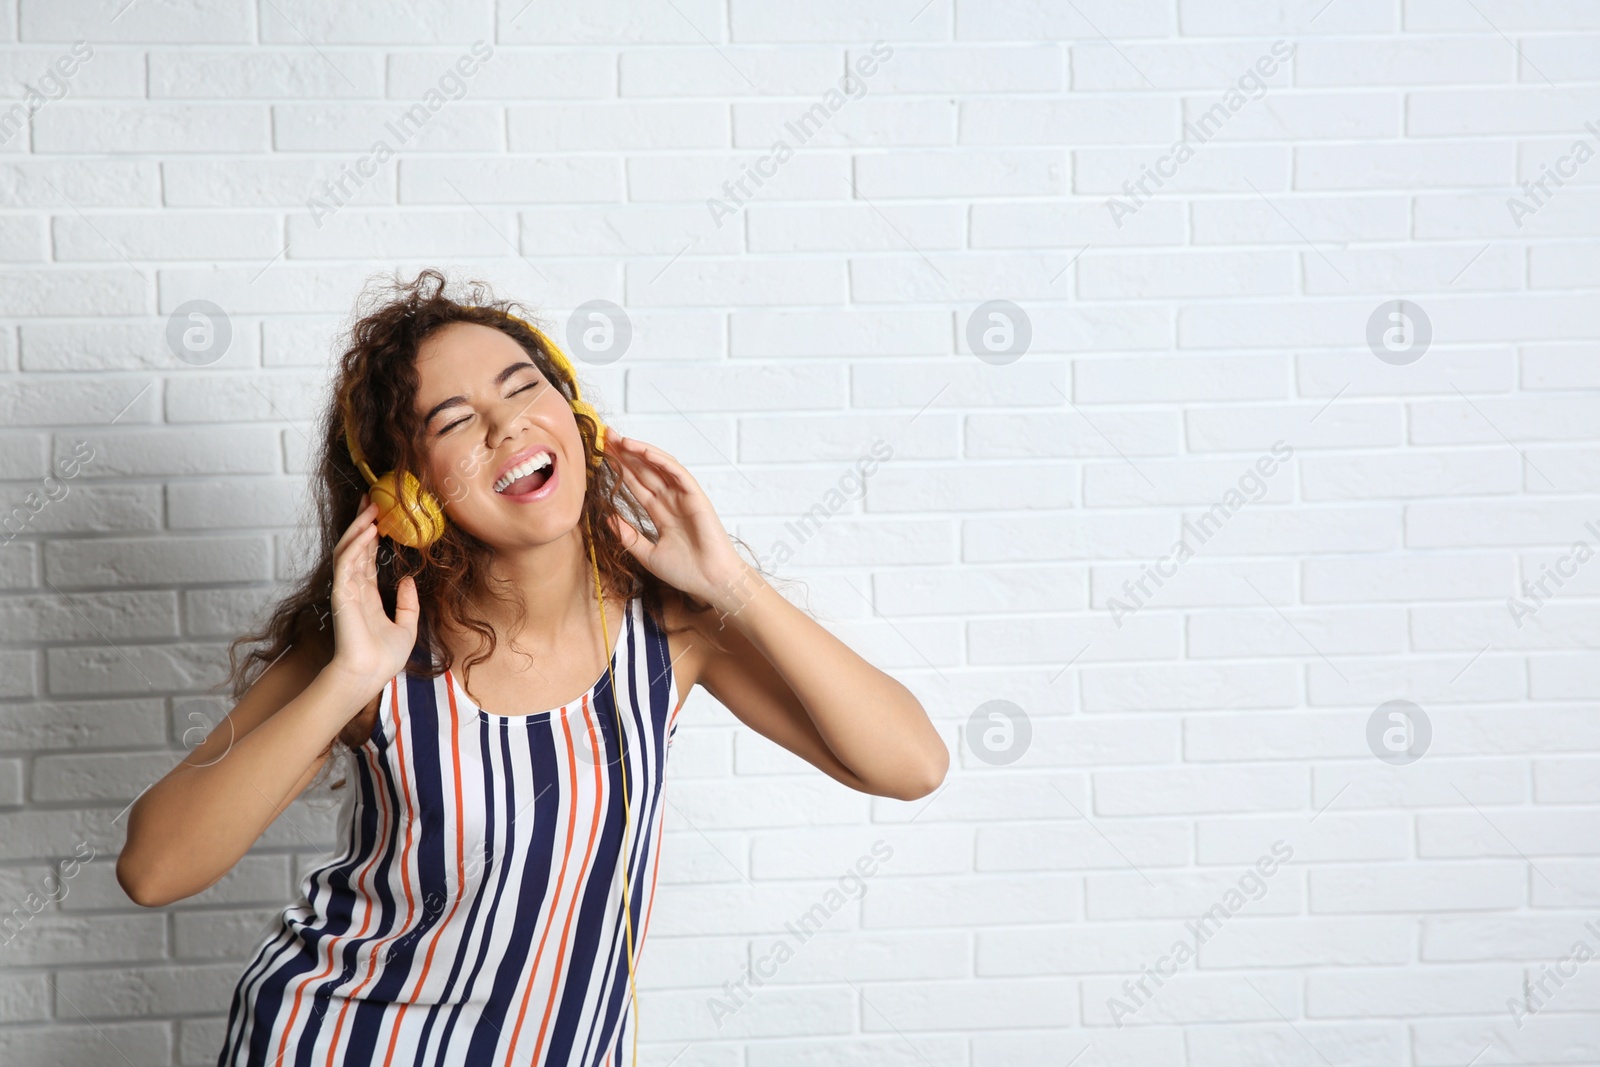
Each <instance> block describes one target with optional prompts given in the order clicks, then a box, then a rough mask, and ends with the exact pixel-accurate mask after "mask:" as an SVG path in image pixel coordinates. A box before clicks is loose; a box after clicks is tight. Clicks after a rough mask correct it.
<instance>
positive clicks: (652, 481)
mask: <svg viewBox="0 0 1600 1067" xmlns="http://www.w3.org/2000/svg"><path fill="white" fill-rule="evenodd" d="M625 458H626V460H627V463H626V469H627V470H631V471H632V472H633V473H634V475H635V476H636V477H638V478H639V479H640V480H641V481H642V482H644V483H645V484H646V485H648V486H650V487H651V488H652V489H653V490H655V491H656V492H657V493H680V492H688V491H690V486H692V485H693V484H694V480H693V478H691V477H690V476H689V472H688V471H687V470H686V469H684V467H683V466H682V464H679V463H678V462H677V461H676V460H674V459H672V457H671V456H668V455H667V454H666V453H665V452H662V451H660V450H659V449H651V448H648V447H645V448H642V449H639V450H636V451H634V452H632V453H628V454H627V455H626V457H625Z"/></svg>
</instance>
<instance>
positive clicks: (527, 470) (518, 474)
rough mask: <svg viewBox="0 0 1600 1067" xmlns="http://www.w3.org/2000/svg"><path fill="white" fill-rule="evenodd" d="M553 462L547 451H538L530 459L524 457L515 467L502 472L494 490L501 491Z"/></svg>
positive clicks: (553, 459)
mask: <svg viewBox="0 0 1600 1067" xmlns="http://www.w3.org/2000/svg"><path fill="white" fill-rule="evenodd" d="M554 462H555V457H554V456H552V455H551V454H550V453H548V452H540V453H539V454H538V455H537V456H534V457H532V458H531V459H525V460H523V461H522V462H521V463H518V464H517V465H516V466H515V467H512V468H511V469H510V470H508V471H506V472H505V473H504V474H502V475H501V476H500V477H499V478H498V479H496V480H495V483H494V491H495V492H497V493H503V492H505V491H506V490H507V489H509V488H511V486H512V485H513V484H514V483H516V482H517V481H519V480H521V479H523V478H526V477H527V476H528V475H530V474H533V473H535V472H536V471H541V470H545V469H546V468H548V467H549V466H550V465H551V464H553V463H554Z"/></svg>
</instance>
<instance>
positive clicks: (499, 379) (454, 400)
mask: <svg viewBox="0 0 1600 1067" xmlns="http://www.w3.org/2000/svg"><path fill="white" fill-rule="evenodd" d="M524 367H532V368H533V369H534V370H538V369H539V366H538V364H536V363H534V362H533V361H532V360H526V359H525V360H518V361H517V362H516V363H511V364H508V365H507V366H506V368H505V369H504V370H502V371H501V372H500V373H499V374H496V375H495V376H494V384H495V385H496V386H501V385H504V384H505V383H506V380H507V379H508V378H510V377H511V376H512V375H513V374H515V373H517V371H519V370H521V369H523V368H524ZM466 402H467V398H466V397H464V396H452V397H449V398H448V399H445V400H441V401H439V402H438V403H437V404H435V405H434V406H433V409H432V410H431V411H429V412H428V413H427V414H426V415H424V416H423V418H422V425H424V426H427V425H428V424H430V423H431V422H433V420H434V416H436V415H438V414H439V412H441V411H444V410H445V409H446V408H452V407H455V406H456V405H457V404H465V403H466Z"/></svg>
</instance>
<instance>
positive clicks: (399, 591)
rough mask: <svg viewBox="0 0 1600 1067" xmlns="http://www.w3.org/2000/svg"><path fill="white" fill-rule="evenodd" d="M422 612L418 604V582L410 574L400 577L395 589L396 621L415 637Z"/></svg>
mask: <svg viewBox="0 0 1600 1067" xmlns="http://www.w3.org/2000/svg"><path fill="white" fill-rule="evenodd" d="M420 614H421V612H420V610H419V608H418V605H417V583H416V580H415V579H413V578H412V577H411V576H410V575H409V574H408V575H406V576H405V577H404V578H402V579H400V584H399V585H397V586H396V587H395V591H394V621H395V623H396V624H397V625H398V626H400V627H401V628H402V629H404V630H405V632H406V633H408V634H410V635H412V637H413V638H415V636H416V633H417V619H418V618H419V616H420Z"/></svg>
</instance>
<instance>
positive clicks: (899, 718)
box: [700, 565, 950, 800]
mask: <svg viewBox="0 0 1600 1067" xmlns="http://www.w3.org/2000/svg"><path fill="white" fill-rule="evenodd" d="M723 588H724V589H727V590H730V592H728V593H727V594H725V598H724V599H722V600H721V602H713V607H715V608H716V609H717V612H718V614H719V615H720V616H721V618H722V620H723V623H724V625H723V626H722V628H721V629H720V630H717V631H716V638H717V640H718V641H720V642H721V643H722V644H724V645H726V646H727V651H726V652H721V651H718V650H716V649H715V648H711V649H710V651H708V652H707V653H706V660H705V665H704V667H703V668H702V669H701V675H700V681H701V683H702V684H703V685H704V686H705V687H706V690H707V691H708V692H710V693H711V695H712V696H714V697H716V698H717V700H718V701H720V702H721V703H722V704H723V705H724V706H726V707H727V708H728V710H729V711H731V712H733V713H734V715H735V716H737V717H738V718H739V720H740V721H742V722H743V723H745V725H747V726H749V727H750V728H751V729H753V730H755V731H756V732H757V733H759V734H761V735H763V736H764V737H767V738H768V739H770V740H772V741H775V742H776V743H778V744H780V745H782V746H783V747H784V748H786V749H788V750H789V751H791V752H793V753H794V754H795V755H797V756H799V757H800V758H801V759H804V760H806V761H807V762H809V763H811V764H812V765H813V766H815V767H817V768H819V769H820V770H822V771H825V772H826V773H827V774H829V775H831V776H832V777H834V778H835V779H837V780H838V781H840V782H843V783H844V784H845V785H848V786H850V787H851V788H852V789H859V790H861V791H862V792H864V793H873V794H875V795H878V796H886V797H893V798H895V799H897V800H915V799H917V798H918V797H923V796H927V795H928V794H929V793H931V792H933V791H934V790H935V789H937V788H938V787H939V783H940V782H942V781H944V776H945V772H946V771H947V770H948V769H949V764H950V752H949V749H948V748H946V747H945V743H944V740H943V739H942V738H941V737H940V736H939V732H938V730H937V729H936V728H935V727H934V725H933V723H932V722H930V721H929V719H928V714H927V712H926V711H924V710H923V708H922V705H921V704H920V703H918V702H917V698H916V697H914V696H912V694H911V691H910V690H909V689H907V688H906V687H905V686H904V685H902V684H901V683H900V682H898V681H896V680H895V679H893V678H891V677H890V676H889V675H887V674H885V673H884V672H883V671H880V670H879V669H878V668H876V667H874V666H873V665H872V664H870V663H868V662H867V661H866V660H864V659H862V658H861V657H860V656H859V655H857V654H856V653H855V652H854V651H853V650H852V649H851V648H850V647H849V646H848V645H846V644H845V643H844V642H843V641H840V640H839V639H838V638H837V637H835V636H834V635H833V634H831V633H829V632H828V631H827V630H826V629H825V628H824V627H823V626H822V625H820V624H819V623H818V622H817V621H816V620H815V619H812V618H811V617H810V616H809V615H807V614H806V613H805V612H803V611H801V610H800V609H799V608H797V607H795V606H794V605H793V604H791V603H789V602H788V601H787V600H785V599H784V598H783V596H782V594H780V593H779V592H778V591H777V590H776V589H773V588H772V586H771V585H769V584H768V583H767V582H766V580H765V579H763V578H762V577H761V575H760V574H759V573H758V572H757V571H756V570H755V569H754V568H752V567H749V566H748V565H747V566H746V567H745V569H744V571H743V574H742V575H741V576H740V578H738V579H735V580H731V581H729V582H727V583H725V584H724V585H723ZM706 628H707V630H708V631H710V630H711V624H710V623H707V624H706Z"/></svg>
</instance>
